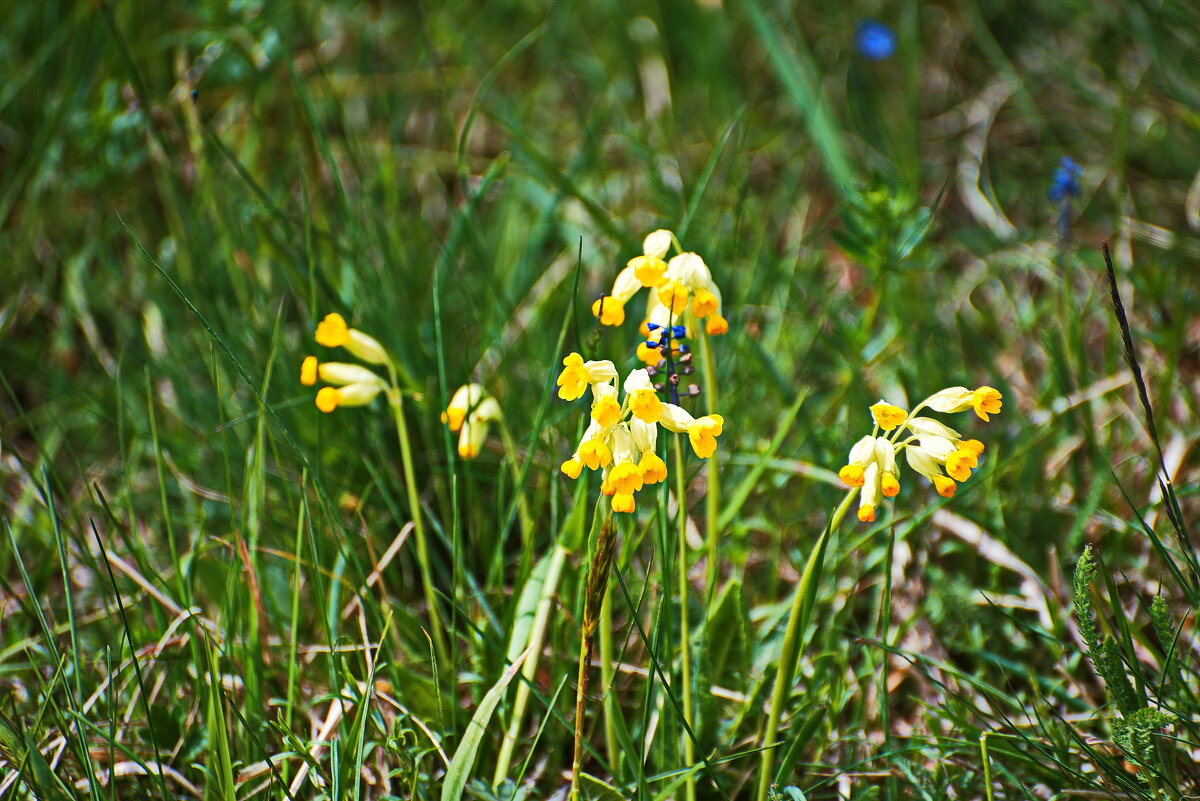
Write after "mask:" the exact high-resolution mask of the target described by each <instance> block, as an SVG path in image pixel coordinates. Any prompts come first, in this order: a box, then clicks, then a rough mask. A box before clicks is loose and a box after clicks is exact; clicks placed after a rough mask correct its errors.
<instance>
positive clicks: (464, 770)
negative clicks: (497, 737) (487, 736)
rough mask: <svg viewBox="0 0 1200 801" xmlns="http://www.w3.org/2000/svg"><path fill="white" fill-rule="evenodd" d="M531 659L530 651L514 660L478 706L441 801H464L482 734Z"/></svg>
mask: <svg viewBox="0 0 1200 801" xmlns="http://www.w3.org/2000/svg"><path fill="white" fill-rule="evenodd" d="M528 655H529V651H528V650H527V651H525V652H524V653H523V654H521V655H520V656H519V657H517V658H516V659H515V660H513V663H512V664H511V665H509V666H508V669H507V670H505V671H504V674H503V675H502V676H500V680H499V681H497V682H496V683H495V684H494V685H492V689H490V690H488V691H487V693H486V694H485V695H484V696H483V700H482V701H480V702H479V708H478V709H476V710H475V714H474V715H472V716H471V722H470V723H468V724H467V731H466V733H464V734H463V738H462V742H461V743H459V744H458V748H457V749H456V750H455V751H454V756H453V757H451V758H450V767H448V768H446V781H445V783H443V784H442V801H459V799H461V798H462V794H463V788H464V787H466V786H467V779H468V778H470V775H471V769H472V768H473V767H474V766H475V757H476V756H477V755H478V753H479V744H480V743H481V742H482V741H483V733H484V732H485V731H487V726H488V723H489V722H490V721H491V719H492V715H493V714H494V713H495V711H496V707H497V706H498V705H499V704H500V699H501V698H503V697H504V691H505V689H507V687H508V685H509V682H511V681H512V680H513V678H514V677H515V676H516V675H517V673H518V672H519V671H520V670H521V665H523V664H524V663H525V658H526V657H527V656H528Z"/></svg>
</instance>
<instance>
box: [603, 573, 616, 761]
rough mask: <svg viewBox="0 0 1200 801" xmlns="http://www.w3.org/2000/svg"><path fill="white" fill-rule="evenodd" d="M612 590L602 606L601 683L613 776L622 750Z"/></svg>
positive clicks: (605, 594) (606, 593)
mask: <svg viewBox="0 0 1200 801" xmlns="http://www.w3.org/2000/svg"><path fill="white" fill-rule="evenodd" d="M612 613H613V610H612V590H611V588H608V587H606V588H605V590H604V601H603V602H602V603H601V604H600V682H601V683H602V684H603V685H604V751H605V755H606V756H607V757H608V764H609V765H611V766H612V772H613V775H614V776H615V775H617V774H618V773H619V772H620V765H619V763H620V761H621V749H620V746H619V745H617V727H616V724H615V723H614V722H613V718H614V717H615V716H616V714H617V707H616V696H615V695H613V681H614V677H615V676H616V670H615V669H614V668H613V622H612Z"/></svg>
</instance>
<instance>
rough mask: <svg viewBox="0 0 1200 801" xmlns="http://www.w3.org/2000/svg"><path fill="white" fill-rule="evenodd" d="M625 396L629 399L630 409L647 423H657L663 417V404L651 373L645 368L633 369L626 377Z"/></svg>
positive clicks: (635, 415)
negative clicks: (652, 381)
mask: <svg viewBox="0 0 1200 801" xmlns="http://www.w3.org/2000/svg"><path fill="white" fill-rule="evenodd" d="M625 396H626V398H627V399H628V400H629V411H631V412H632V413H633V416H634V417H636V418H637V419H639V420H641V421H643V422H646V423H657V422H658V419H659V418H660V417H662V410H663V404H662V401H660V400H659V399H658V392H657V391H656V390H655V389H654V384H652V383H650V374H649V373H647V372H646V371H645V369H639V370H633V371H632V372H630V373H629V376H628V377H627V378H626V379H625Z"/></svg>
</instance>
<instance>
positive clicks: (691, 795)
mask: <svg viewBox="0 0 1200 801" xmlns="http://www.w3.org/2000/svg"><path fill="white" fill-rule="evenodd" d="M683 464H684V463H683V437H682V435H680V434H676V435H675V513H676V517H677V518H678V520H679V552H678V554H676V561H677V563H678V566H679V586H678V590H679V654H680V665H681V668H680V670H681V673H682V675H681V677H680V683H681V684H682V685H683V720H684V722H685V723H687V729H688V730H689V731H685V733H684V739H683V758H684V761H685V762H686V763H687V765H688V768H689V772H688V774H687V779H686V780H685V783H684V787H685V792H686V794H687V801H696V777H695V775H694V774H693V773H691V772H690V769H691V766H692V765H693V764H694V763H695V762H696V744H695V743H694V742H692V736H691V734H690V732H692V731H695V729H696V727H695V725H694V721H693V717H694V716H693V714H692V649H691V644H692V638H691V633H690V631H689V626H688V580H687V571H688V558H687V553H688V552H687V479H686V477H685V476H684V474H683Z"/></svg>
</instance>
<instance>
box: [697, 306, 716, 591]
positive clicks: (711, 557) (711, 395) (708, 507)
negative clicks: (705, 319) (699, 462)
mask: <svg viewBox="0 0 1200 801" xmlns="http://www.w3.org/2000/svg"><path fill="white" fill-rule="evenodd" d="M700 348H701V350H702V352H703V357H704V396H705V401H706V406H707V408H708V411H709V414H715V413H716V412H717V376H716V371H715V369H714V367H713V357H712V347H711V345H710V343H709V341H708V333H707V332H705V331H704V330H703V329H701V331H700ZM720 472H721V471H720V470H718V469H717V454H715V453H714V454H713V455H712V457H711V458H710V459H709V460H708V472H707V473H706V477H707V479H708V486H707V488H706V490H705V493H706V494H705V498H704V503H705V507H704V508H705V519H704V540H705V545H706V553H707V559H708V569H707V571H706V576H705V583H706V584H707V586H708V597H709V598H710V599H711V598H712V597H713V594H714V593H715V592H716V589H717V551H718V549H717V546H718V541H717V535H718V529H717V522H718V521H719V519H720V517H721V484H720V481H719V478H720Z"/></svg>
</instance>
